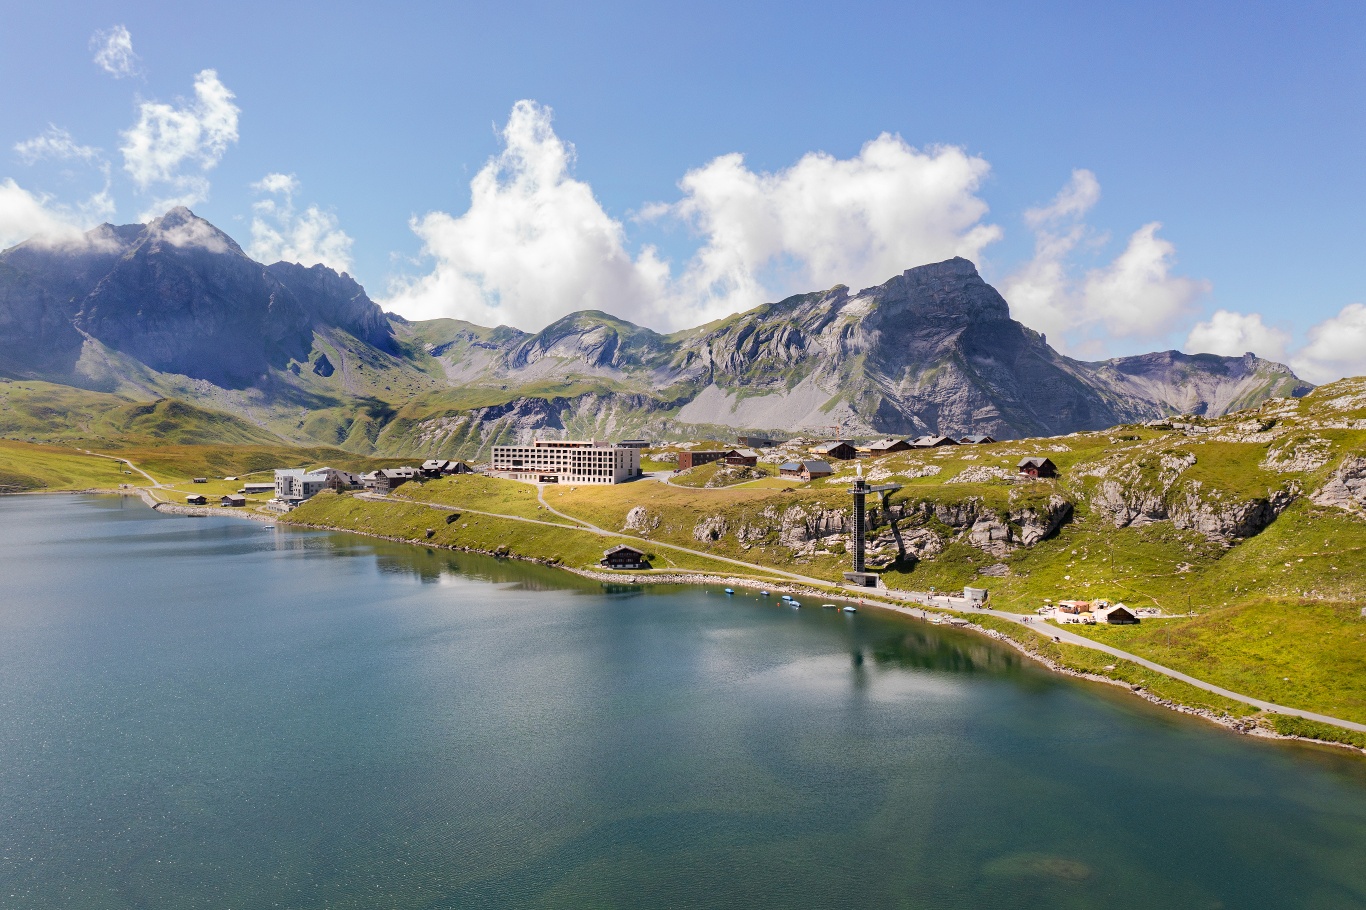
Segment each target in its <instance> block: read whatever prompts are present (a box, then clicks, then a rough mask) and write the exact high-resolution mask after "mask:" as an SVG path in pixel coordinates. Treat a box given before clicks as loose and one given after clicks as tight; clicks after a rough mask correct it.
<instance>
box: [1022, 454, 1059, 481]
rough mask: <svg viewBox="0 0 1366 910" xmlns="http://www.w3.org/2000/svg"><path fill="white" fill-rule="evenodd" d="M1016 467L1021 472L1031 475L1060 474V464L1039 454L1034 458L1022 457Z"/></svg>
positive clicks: (1052, 475) (1048, 475) (1051, 475)
mask: <svg viewBox="0 0 1366 910" xmlns="http://www.w3.org/2000/svg"><path fill="white" fill-rule="evenodd" d="M1016 467H1017V468H1018V469H1019V472H1020V473H1021V474H1026V475H1028V476H1030V477H1057V476H1058V466H1057V465H1055V464H1053V461H1052V459H1049V458H1040V457H1037V456H1036V457H1033V458H1021V459H1020V463H1019V464H1018V465H1016Z"/></svg>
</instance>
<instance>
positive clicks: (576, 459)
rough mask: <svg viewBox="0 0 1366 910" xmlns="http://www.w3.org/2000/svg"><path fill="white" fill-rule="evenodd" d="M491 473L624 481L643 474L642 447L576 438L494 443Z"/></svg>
mask: <svg viewBox="0 0 1366 910" xmlns="http://www.w3.org/2000/svg"><path fill="white" fill-rule="evenodd" d="M489 469H490V471H491V472H492V473H495V474H502V475H504V476H507V477H512V478H514V479H516V480H530V481H534V482H536V483H621V482H623V481H626V480H631V479H632V478H635V477H639V476H640V449H634V448H626V447H624V446H613V445H608V444H606V443H599V442H583V441H580V440H573V439H538V440H536V441H535V442H533V443H532V444H531V445H529V446H494V447H493V461H492V463H491V464H490V465H489Z"/></svg>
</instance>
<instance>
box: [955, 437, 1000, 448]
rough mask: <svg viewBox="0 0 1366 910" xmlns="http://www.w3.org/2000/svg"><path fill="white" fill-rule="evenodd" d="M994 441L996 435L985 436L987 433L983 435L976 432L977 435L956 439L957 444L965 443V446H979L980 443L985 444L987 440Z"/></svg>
mask: <svg viewBox="0 0 1366 910" xmlns="http://www.w3.org/2000/svg"><path fill="white" fill-rule="evenodd" d="M995 441H996V437H994V436H987V435H985V434H977V435H973V436H964V437H963V438H962V439H959V440H958V444H959V445H965V446H980V445H986V444H987V443H989V442H995Z"/></svg>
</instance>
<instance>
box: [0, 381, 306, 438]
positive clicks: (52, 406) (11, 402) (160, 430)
mask: <svg viewBox="0 0 1366 910" xmlns="http://www.w3.org/2000/svg"><path fill="white" fill-rule="evenodd" d="M0 437H4V438H8V439H16V440H22V441H26V442H40V443H49V444H61V445H79V446H80V447H82V448H91V449H95V448H122V447H127V446H137V445H152V444H155V445H160V444H172V445H183V444H187V443H193V444H199V445H206V444H214V445H268V444H272V443H273V444H277V445H278V444H280V443H281V442H282V440H281V439H280V437H278V436H276V435H275V434H274V433H271V432H269V431H267V430H264V429H262V428H260V427H258V426H255V425H254V424H251V423H249V422H247V421H245V420H243V419H241V418H240V417H235V416H233V415H232V414H227V413H224V412H222V411H214V410H210V409H207V408H201V407H196V406H194V405H191V404H186V403H185V402H183V401H177V400H174V399H167V398H160V399H156V400H153V401H134V400H132V399H130V398H127V397H125V396H123V395H115V394H111V393H107V392H91V391H87V390H85V389H76V388H72V387H70V386H62V385H53V384H52V383H47V382H37V381H22V382H16V381H11V380H0Z"/></svg>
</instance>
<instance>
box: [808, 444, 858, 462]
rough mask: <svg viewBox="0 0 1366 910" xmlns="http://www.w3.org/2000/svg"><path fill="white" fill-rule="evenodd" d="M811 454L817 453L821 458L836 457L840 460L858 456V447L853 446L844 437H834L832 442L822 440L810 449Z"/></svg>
mask: <svg viewBox="0 0 1366 910" xmlns="http://www.w3.org/2000/svg"><path fill="white" fill-rule="evenodd" d="M811 454H812V455H819V456H820V457H821V458H838V459H839V460H840V461H848V460H849V459H851V458H857V457H858V449H855V448H854V445H853V443H851V442H849V441H848V440H845V439H836V440H835V441H833V442H823V443H821V444H820V445H818V446H815V447H814V448H812V450H811Z"/></svg>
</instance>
